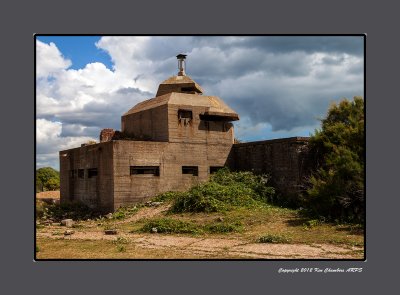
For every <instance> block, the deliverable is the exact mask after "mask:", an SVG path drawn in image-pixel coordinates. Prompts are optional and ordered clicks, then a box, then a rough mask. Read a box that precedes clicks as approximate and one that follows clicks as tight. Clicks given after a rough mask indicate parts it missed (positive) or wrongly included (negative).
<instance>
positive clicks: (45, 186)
mask: <svg viewBox="0 0 400 295" xmlns="http://www.w3.org/2000/svg"><path fill="white" fill-rule="evenodd" d="M58 189H60V172H58V171H57V170H54V169H53V168H51V167H43V168H39V169H37V170H36V192H43V191H54V190H58Z"/></svg>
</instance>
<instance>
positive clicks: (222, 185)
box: [170, 168, 275, 213]
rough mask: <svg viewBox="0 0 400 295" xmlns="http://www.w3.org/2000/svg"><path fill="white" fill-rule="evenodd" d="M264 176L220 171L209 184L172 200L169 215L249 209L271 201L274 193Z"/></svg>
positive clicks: (212, 177)
mask: <svg viewBox="0 0 400 295" xmlns="http://www.w3.org/2000/svg"><path fill="white" fill-rule="evenodd" d="M267 181H268V178H267V177H266V176H257V175H254V174H253V173H251V172H230V171H229V170H228V169H227V168H224V169H220V170H219V171H218V172H216V173H215V174H213V175H212V176H211V177H210V181H208V182H207V183H204V184H200V185H197V186H194V187H192V188H191V189H190V190H189V191H188V192H186V193H181V194H180V195H179V196H178V197H177V198H175V199H174V203H173V205H172V207H171V209H170V210H171V212H174V213H179V212H208V213H209V212H221V211H226V210H229V209H230V208H232V207H251V206H255V205H259V204H260V203H266V202H269V201H270V200H272V198H273V195H274V194H275V190H274V188H272V187H268V186H267Z"/></svg>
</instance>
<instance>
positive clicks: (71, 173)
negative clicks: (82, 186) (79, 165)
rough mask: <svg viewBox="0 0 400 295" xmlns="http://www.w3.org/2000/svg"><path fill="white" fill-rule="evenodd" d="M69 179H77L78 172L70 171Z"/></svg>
mask: <svg viewBox="0 0 400 295" xmlns="http://www.w3.org/2000/svg"><path fill="white" fill-rule="evenodd" d="M69 177H70V178H75V177H76V170H69Z"/></svg>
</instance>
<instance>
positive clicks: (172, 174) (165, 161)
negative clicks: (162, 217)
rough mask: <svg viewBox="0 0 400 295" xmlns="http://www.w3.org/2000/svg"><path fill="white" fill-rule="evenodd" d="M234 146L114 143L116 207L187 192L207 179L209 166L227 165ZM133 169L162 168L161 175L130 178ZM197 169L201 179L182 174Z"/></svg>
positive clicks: (132, 176)
mask: <svg viewBox="0 0 400 295" xmlns="http://www.w3.org/2000/svg"><path fill="white" fill-rule="evenodd" d="M231 147H232V145H204V144H193V143H164V142H141V141H124V140H120V141H114V155H113V157H114V160H113V162H114V171H115V174H114V208H115V209H117V208H118V207H120V206H122V205H128V204H134V203H137V202H140V201H143V200H145V199H147V198H150V197H153V196H155V195H157V194H159V193H161V192H166V191H184V190H186V189H188V188H190V187H191V186H193V185H195V184H197V183H199V182H204V181H207V180H208V176H209V168H210V166H224V165H225V162H226V159H227V158H228V155H229V153H230V150H231ZM130 166H159V167H160V175H159V176H154V175H146V174H143V175H130ZM182 166H198V176H193V175H188V174H182Z"/></svg>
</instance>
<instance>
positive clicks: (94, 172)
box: [88, 168, 97, 178]
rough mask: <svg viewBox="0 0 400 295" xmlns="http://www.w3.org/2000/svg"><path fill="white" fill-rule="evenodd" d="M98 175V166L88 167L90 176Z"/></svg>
mask: <svg viewBox="0 0 400 295" xmlns="http://www.w3.org/2000/svg"><path fill="white" fill-rule="evenodd" d="M96 176H97V168H91V169H88V178H92V177H96Z"/></svg>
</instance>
